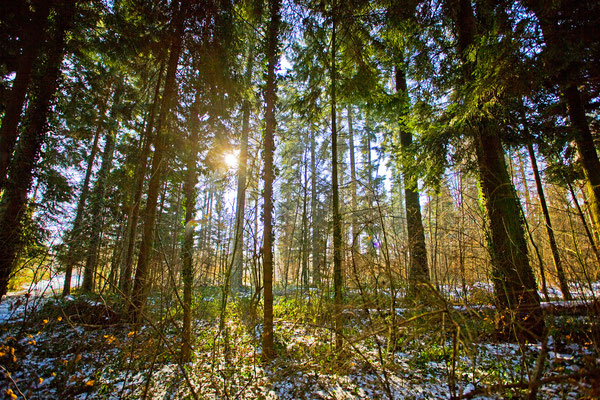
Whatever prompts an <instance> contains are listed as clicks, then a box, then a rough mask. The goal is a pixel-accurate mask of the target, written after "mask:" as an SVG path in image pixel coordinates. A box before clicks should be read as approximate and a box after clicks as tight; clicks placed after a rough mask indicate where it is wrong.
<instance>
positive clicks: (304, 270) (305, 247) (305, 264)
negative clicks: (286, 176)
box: [301, 151, 309, 292]
mask: <svg viewBox="0 0 600 400" xmlns="http://www.w3.org/2000/svg"><path fill="white" fill-rule="evenodd" d="M306 158H307V157H306V151H303V154H302V163H303V168H304V182H303V184H302V187H303V197H302V247H301V248H302V257H301V264H302V292H304V291H305V290H307V289H308V247H309V246H308V162H307V159H306Z"/></svg>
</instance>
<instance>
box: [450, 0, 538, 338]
mask: <svg viewBox="0 0 600 400" xmlns="http://www.w3.org/2000/svg"><path fill="white" fill-rule="evenodd" d="M450 11H451V18H452V19H453V20H454V24H455V27H456V32H457V39H458V51H459V53H460V54H461V57H462V63H463V76H464V79H465V80H466V81H470V80H472V79H475V78H474V77H473V76H472V71H473V67H474V66H473V65H472V61H470V60H469V58H468V57H467V50H468V48H469V46H471V45H472V44H473V43H474V42H475V33H476V30H477V26H476V20H475V16H474V15H473V9H472V7H471V2H470V0H457V1H455V2H453V3H452V7H451V9H450ZM470 126H471V127H472V128H471V134H472V135H473V139H474V144H475V150H476V157H477V165H478V173H479V182H480V185H481V196H482V199H481V200H482V204H483V206H484V208H485V211H486V217H487V218H486V219H487V224H488V241H489V253H490V258H491V263H492V281H493V283H494V295H495V298H496V302H497V307H498V310H499V312H500V319H499V320H498V324H497V329H498V333H499V335H500V336H505V337H513V336H515V335H516V337H517V338H518V339H520V340H521V339H533V340H535V339H537V338H539V337H540V336H541V334H542V331H543V330H544V320H543V313H542V310H541V308H540V298H539V295H538V293H537V285H536V282H535V278H534V276H533V272H532V270H531V266H530V265H529V259H528V254H527V242H526V240H525V234H524V231H523V225H522V221H521V213H520V205H519V200H518V197H517V195H516V192H515V189H514V187H513V186H512V183H511V180H510V176H509V174H508V170H507V167H506V162H505V160H504V150H503V148H502V144H501V142H500V138H499V137H498V135H497V128H496V127H495V126H494V122H493V121H491V120H489V119H487V118H486V117H485V116H480V117H478V119H474V120H473V121H471V124H470Z"/></svg>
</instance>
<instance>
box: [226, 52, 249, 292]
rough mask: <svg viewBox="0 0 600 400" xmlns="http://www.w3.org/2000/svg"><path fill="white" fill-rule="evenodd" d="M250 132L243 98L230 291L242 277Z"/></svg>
mask: <svg viewBox="0 0 600 400" xmlns="http://www.w3.org/2000/svg"><path fill="white" fill-rule="evenodd" d="M253 66H254V51H253V50H252V48H251V49H250V50H249V51H248V60H247V62H246V73H245V75H246V77H245V80H246V84H247V85H250V84H251V81H252V67H253ZM249 131H250V101H249V99H247V98H245V99H244V103H243V105H242V134H241V136H240V155H239V159H238V176H237V199H236V206H235V235H234V238H233V270H232V271H231V289H232V290H234V291H237V290H239V289H240V288H241V287H242V285H243V277H244V269H243V263H244V220H245V218H244V217H245V211H246V180H247V173H248V133H249Z"/></svg>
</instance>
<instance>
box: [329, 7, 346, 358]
mask: <svg viewBox="0 0 600 400" xmlns="http://www.w3.org/2000/svg"><path fill="white" fill-rule="evenodd" d="M336 12H337V11H336V10H335V7H334V9H333V10H332V30H331V70H330V73H331V194H332V206H333V211H332V212H333V291H334V297H335V298H334V304H335V309H334V319H335V348H336V351H338V352H340V351H341V350H342V345H343V328H344V320H343V314H342V311H343V310H342V300H343V299H342V285H343V280H342V216H341V215H340V194H339V186H338V148H337V146H338V142H337V139H338V138H337V113H336V107H337V103H336V79H337V70H336V60H335V58H336V53H337V47H336V46H337V43H336V39H337V38H336V35H337V32H336V29H337V26H336V25H337V21H336V15H335V13H336Z"/></svg>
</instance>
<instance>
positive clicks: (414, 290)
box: [396, 67, 431, 300]
mask: <svg viewBox="0 0 600 400" xmlns="http://www.w3.org/2000/svg"><path fill="white" fill-rule="evenodd" d="M396 91H397V92H400V94H401V96H402V105H401V109H400V121H401V122H400V146H401V149H402V153H403V155H402V157H401V158H402V159H404V158H405V156H406V154H409V152H410V151H411V149H410V146H411V144H412V132H411V131H410V128H409V127H408V126H407V124H406V123H405V122H404V121H405V120H406V118H407V117H408V113H409V109H410V100H409V97H408V86H407V84H406V73H405V71H404V69H403V68H400V67H396ZM402 175H403V177H404V199H405V203H406V208H405V210H406V228H407V234H408V248H409V251H410V264H409V270H408V284H409V287H408V297H409V298H412V299H415V300H417V299H420V300H425V299H428V298H430V296H427V287H428V286H429V285H430V284H431V283H430V280H429V269H428V267H427V248H426V246H425V231H424V229H423V220H422V216H421V205H420V203H419V189H418V182H416V180H415V178H414V177H413V176H411V173H410V172H409V168H408V167H407V166H406V165H404V163H402ZM413 188H414V189H413Z"/></svg>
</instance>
